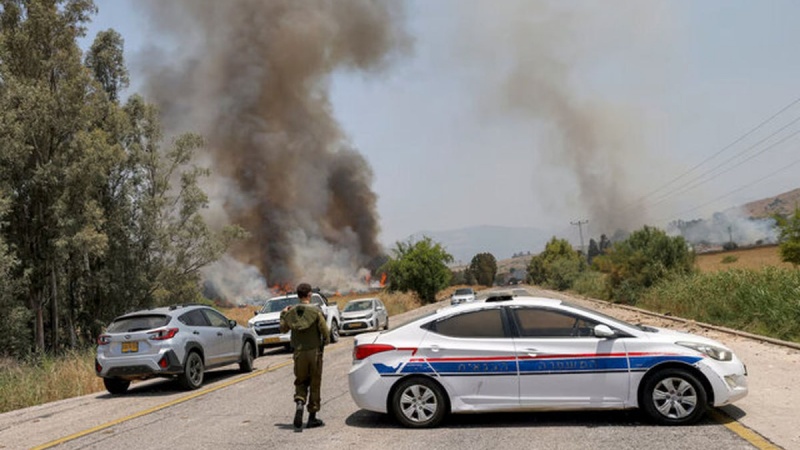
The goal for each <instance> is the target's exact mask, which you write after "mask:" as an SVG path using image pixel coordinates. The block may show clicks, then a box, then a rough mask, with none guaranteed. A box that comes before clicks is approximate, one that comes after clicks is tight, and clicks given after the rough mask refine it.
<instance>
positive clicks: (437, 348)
mask: <svg viewBox="0 0 800 450" xmlns="http://www.w3.org/2000/svg"><path fill="white" fill-rule="evenodd" d="M431 351H432V352H438V351H439V346H438V345H431Z"/></svg>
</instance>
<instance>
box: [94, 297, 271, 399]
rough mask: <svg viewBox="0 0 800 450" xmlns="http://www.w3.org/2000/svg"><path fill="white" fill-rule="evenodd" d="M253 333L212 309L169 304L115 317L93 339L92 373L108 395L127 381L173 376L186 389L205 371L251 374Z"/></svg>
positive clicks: (200, 379)
mask: <svg viewBox="0 0 800 450" xmlns="http://www.w3.org/2000/svg"><path fill="white" fill-rule="evenodd" d="M255 358H256V335H255V333H254V332H253V330H252V329H249V328H245V327H242V326H240V325H238V324H237V323H236V321H235V320H231V319H228V318H227V317H225V316H224V315H222V314H221V313H220V312H219V311H217V310H215V309H214V308H211V307H208V306H204V305H186V306H183V305H181V306H169V307H162V308H154V309H148V310H143V311H137V312H134V313H130V314H125V315H122V316H120V317H117V318H116V319H114V320H113V321H112V322H111V324H109V325H108V327H107V328H106V330H105V332H104V333H103V334H101V335H100V336H99V337H98V338H97V358H96V359H95V372H96V373H97V376H99V377H102V378H103V384H105V387H106V389H107V390H108V392H110V393H112V394H123V393H125V391H127V390H128V386H130V384H131V381H133V380H145V379H148V378H154V377H168V378H177V379H178V381H179V382H180V384H181V386H183V387H184V388H185V389H197V388H199V387H200V386H201V385H202V384H203V374H204V372H205V371H206V370H208V369H212V368H215V367H221V366H225V365H228V364H235V363H238V364H239V369H240V370H241V371H242V372H251V371H252V370H253V360H254V359H255Z"/></svg>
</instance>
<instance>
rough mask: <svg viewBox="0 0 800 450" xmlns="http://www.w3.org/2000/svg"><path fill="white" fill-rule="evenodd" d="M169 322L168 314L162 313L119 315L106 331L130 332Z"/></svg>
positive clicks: (150, 328)
mask: <svg viewBox="0 0 800 450" xmlns="http://www.w3.org/2000/svg"><path fill="white" fill-rule="evenodd" d="M168 323H169V316H165V315H162V314H158V315H151V316H128V317H120V318H119V319H116V320H115V321H113V322H111V325H109V326H108V328H107V329H106V331H107V332H108V333H132V332H134V331H145V330H152V329H153V328H159V327H163V326H165V325H166V324H168Z"/></svg>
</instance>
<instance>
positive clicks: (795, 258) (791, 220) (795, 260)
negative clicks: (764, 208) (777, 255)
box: [775, 208, 800, 267]
mask: <svg viewBox="0 0 800 450" xmlns="http://www.w3.org/2000/svg"><path fill="white" fill-rule="evenodd" d="M775 221H776V222H777V225H778V229H780V232H781V234H780V237H779V241H780V251H781V259H782V260H784V261H785V262H789V263H792V264H794V265H795V267H797V266H798V265H800V208H795V209H794V213H793V214H792V215H790V216H789V217H783V216H780V215H777V216H775Z"/></svg>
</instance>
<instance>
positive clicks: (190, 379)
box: [178, 352, 204, 390]
mask: <svg viewBox="0 0 800 450" xmlns="http://www.w3.org/2000/svg"><path fill="white" fill-rule="evenodd" d="M203 371H204V370H203V358H201V357H200V354H199V353H197V352H191V353H189V356H188V357H186V364H185V365H184V366H183V373H182V374H180V375H179V376H178V382H180V384H181V386H183V388H184V389H189V390H191V389H197V388H199V387H200V385H202V384H203Z"/></svg>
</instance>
